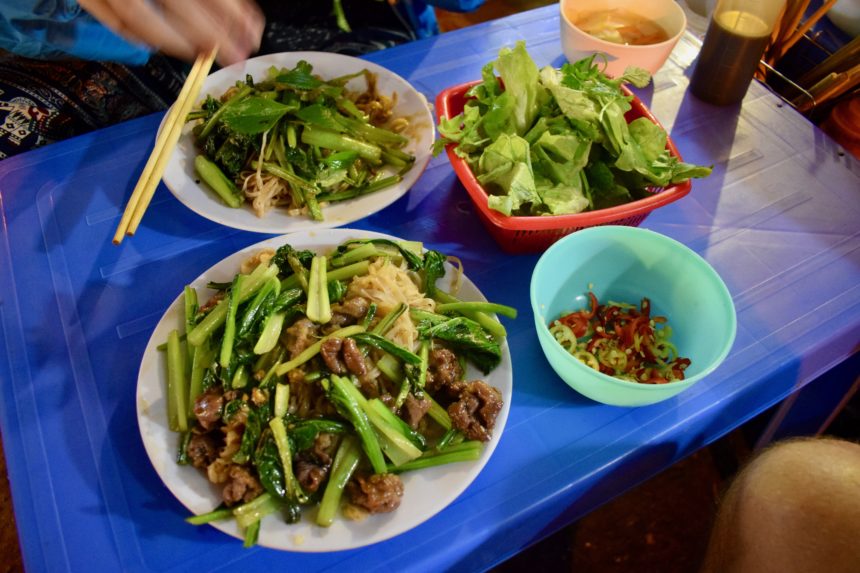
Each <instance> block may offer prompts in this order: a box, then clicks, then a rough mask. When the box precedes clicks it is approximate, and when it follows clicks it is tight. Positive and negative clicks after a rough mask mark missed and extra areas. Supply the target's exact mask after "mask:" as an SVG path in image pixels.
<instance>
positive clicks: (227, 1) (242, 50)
mask: <svg viewBox="0 0 860 573" xmlns="http://www.w3.org/2000/svg"><path fill="white" fill-rule="evenodd" d="M79 3H80V5H81V7H82V8H83V9H84V10H86V11H87V12H88V13H89V14H90V15H92V16H93V17H94V18H96V19H97V20H98V21H99V22H101V23H102V24H104V25H105V26H106V27H107V28H109V29H111V30H113V31H114V32H115V33H116V34H118V35H120V36H122V37H123V38H125V39H126V40H128V41H130V42H133V43H136V44H144V45H146V46H149V47H150V48H152V49H155V50H159V51H162V52H164V53H165V54H168V55H171V56H174V57H177V58H181V59H184V60H189V61H190V60H193V59H194V58H195V57H196V56H197V55H198V54H200V53H203V52H207V51H209V50H210V49H212V48H213V47H215V46H216V45H217V46H218V62H219V63H220V64H222V65H229V64H232V63H234V62H238V61H241V60H243V59H245V58H247V57H248V56H249V55H251V54H252V53H253V52H255V51H256V50H257V49H258V48H259V47H260V38H261V36H262V33H263V24H264V21H263V15H262V13H261V12H260V9H259V8H258V7H257V5H256V3H254V1H253V0H156V1H149V0H79Z"/></svg>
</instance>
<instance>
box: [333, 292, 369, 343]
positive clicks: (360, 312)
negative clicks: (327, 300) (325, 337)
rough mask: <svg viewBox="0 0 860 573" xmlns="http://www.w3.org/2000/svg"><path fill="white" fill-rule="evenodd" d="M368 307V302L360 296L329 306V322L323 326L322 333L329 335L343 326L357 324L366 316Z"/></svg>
mask: <svg viewBox="0 0 860 573" xmlns="http://www.w3.org/2000/svg"><path fill="white" fill-rule="evenodd" d="M369 306H370V302H368V300H367V299H366V298H364V297H361V296H354V297H352V298H348V299H345V300H344V301H343V302H341V303H335V304H333V305H331V320H330V321H329V322H327V323H326V324H325V325H324V326H323V331H324V332H325V333H326V334H329V333H331V332H334V331H335V330H338V329H340V328H343V327H344V326H350V325H352V324H355V323H357V322H358V321H359V320H360V319H362V318H364V316H365V315H366V314H367V309H368V307H369Z"/></svg>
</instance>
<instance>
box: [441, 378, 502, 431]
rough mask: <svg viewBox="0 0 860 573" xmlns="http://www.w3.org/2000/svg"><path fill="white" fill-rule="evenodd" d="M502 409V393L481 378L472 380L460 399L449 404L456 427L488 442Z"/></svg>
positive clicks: (450, 413) (452, 421) (449, 412)
mask: <svg viewBox="0 0 860 573" xmlns="http://www.w3.org/2000/svg"><path fill="white" fill-rule="evenodd" d="M501 410H502V393H501V392H499V390H498V389H497V388H494V387H492V386H490V385H489V384H487V383H486V382H483V381H481V380H475V381H474V382H470V383H469V384H468V385H467V386H466V387H465V388H464V389H463V391H462V392H461V393H460V399H459V400H457V401H456V402H454V403H453V404H451V405H450V406H448V414H449V415H450V416H451V423H452V425H453V426H454V428H456V429H458V430H460V431H461V432H463V434H465V435H466V437H467V438H469V439H470V440H481V441H482V442H486V441H487V440H489V439H490V437H491V436H492V435H493V427H494V426H495V425H496V416H498V415H499V412H500V411H501Z"/></svg>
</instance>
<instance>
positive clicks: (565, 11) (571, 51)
mask: <svg viewBox="0 0 860 573" xmlns="http://www.w3.org/2000/svg"><path fill="white" fill-rule="evenodd" d="M559 7H560V10H561V48H562V51H563V52H564V55H565V57H566V58H567V59H568V61H570V62H575V61H576V60H581V59H582V58H585V57H588V56H590V55H591V54H593V53H595V52H603V53H605V54H606V58H607V60H608V63H607V67H606V69H605V70H604V71H605V73H606V74H607V75H608V76H612V77H617V76H619V75H621V74H622V73H624V69H625V68H626V67H627V66H639V67H640V68H645V69H646V70H648V71H649V72H651V74H655V73H657V70H659V69H660V68H661V67H662V66H663V64H664V63H665V62H666V59H667V58H668V57H669V54H670V53H671V52H672V49H673V48H674V47H675V44H677V43H678V40H679V39H680V38H681V34H683V33H684V30H685V29H686V27H687V17H686V15H685V14H684V9H683V8H681V6H680V5H678V3H677V2H675V1H674V0H561V1H560V2H559ZM603 10H627V11H629V12H631V13H633V14H636V15H637V16H641V17H643V18H645V19H647V20H650V21H652V22H654V23H656V24H657V25H659V26H660V27H661V28H663V30H664V31H665V32H666V33H667V34H668V36H669V39H668V40H665V41H663V42H659V43H656V44H646V45H625V44H616V43H614V42H609V41H606V40H602V39H600V38H596V37H594V36H591V35H589V34H587V33H586V32H584V31H583V30H581V29H580V28H578V27H577V26H576V25H575V24H574V22H575V21H577V20H578V19H579V18H581V17H582V16H584V15H587V14H591V13H594V12H599V11H603Z"/></svg>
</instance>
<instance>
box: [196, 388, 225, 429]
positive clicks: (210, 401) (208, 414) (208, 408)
mask: <svg viewBox="0 0 860 573" xmlns="http://www.w3.org/2000/svg"><path fill="white" fill-rule="evenodd" d="M222 408H224V395H223V394H221V390H219V389H216V388H210V389H209V390H207V391H206V392H204V393H202V394H200V395H199V396H197V399H196V400H195V401H194V416H195V417H196V418H197V422H198V423H199V424H200V425H201V426H202V427H203V428H204V429H205V430H211V429H212V428H214V427H215V426H217V425H218V423H219V422H220V421H221V410H222Z"/></svg>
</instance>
